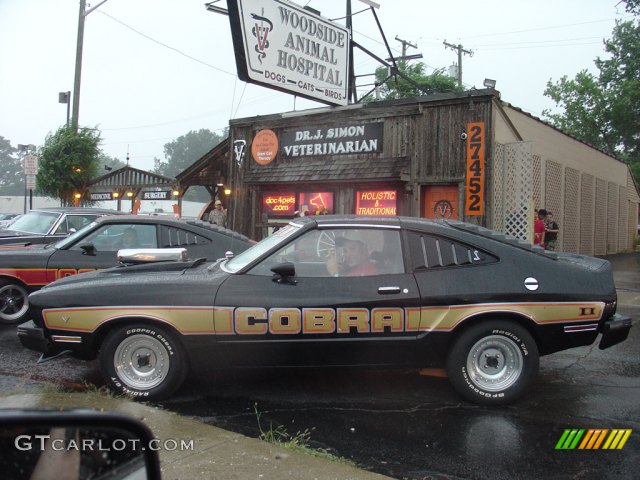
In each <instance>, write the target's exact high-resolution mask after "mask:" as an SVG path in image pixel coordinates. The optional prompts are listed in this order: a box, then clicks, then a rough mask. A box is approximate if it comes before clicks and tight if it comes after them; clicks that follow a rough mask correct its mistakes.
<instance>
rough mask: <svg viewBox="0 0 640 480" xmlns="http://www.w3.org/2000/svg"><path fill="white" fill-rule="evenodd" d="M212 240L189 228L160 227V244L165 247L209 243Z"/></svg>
mask: <svg viewBox="0 0 640 480" xmlns="http://www.w3.org/2000/svg"><path fill="white" fill-rule="evenodd" d="M209 243H211V240H209V239H208V238H205V237H203V236H201V235H197V234H195V233H192V232H190V231H188V230H183V229H181V228H175V227H167V226H164V225H163V226H161V227H160V245H161V246H162V247H163V248H164V247H186V246H188V245H207V244H209Z"/></svg>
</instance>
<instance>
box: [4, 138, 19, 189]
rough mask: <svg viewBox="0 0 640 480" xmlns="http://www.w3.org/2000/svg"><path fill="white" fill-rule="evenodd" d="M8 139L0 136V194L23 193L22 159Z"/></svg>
mask: <svg viewBox="0 0 640 480" xmlns="http://www.w3.org/2000/svg"><path fill="white" fill-rule="evenodd" d="M16 152H17V150H16V149H15V148H13V147H12V146H11V143H10V142H9V140H6V139H5V138H4V137H2V136H0V194H2V195H23V194H24V170H23V168H22V160H21V159H20V157H19V156H18V155H16Z"/></svg>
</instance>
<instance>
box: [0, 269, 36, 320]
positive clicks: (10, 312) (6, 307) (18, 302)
mask: <svg viewBox="0 0 640 480" xmlns="http://www.w3.org/2000/svg"><path fill="white" fill-rule="evenodd" d="M28 296H29V292H27V290H26V288H24V287H23V286H22V285H20V284H18V283H14V282H12V281H8V280H0V323H5V324H11V323H19V322H23V321H25V320H26V317H27V312H28V311H29V300H28V298H27V297H28Z"/></svg>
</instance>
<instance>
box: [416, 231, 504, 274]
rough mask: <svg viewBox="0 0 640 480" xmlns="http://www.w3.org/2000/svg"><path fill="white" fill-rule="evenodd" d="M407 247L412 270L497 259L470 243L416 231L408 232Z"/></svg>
mask: <svg viewBox="0 0 640 480" xmlns="http://www.w3.org/2000/svg"><path fill="white" fill-rule="evenodd" d="M409 248H410V252H411V260H412V264H413V269H414V270H423V269H433V268H442V267H453V266H464V265H478V264H486V263H493V262H497V261H498V259H497V258H496V257H495V256H493V255H491V254H489V253H487V252H485V251H483V250H480V249H478V248H475V247H473V246H471V245H465V244H463V243H460V242H456V241H453V240H450V239H448V238H444V237H438V236H433V235H426V234H420V233H418V232H412V233H410V234H409Z"/></svg>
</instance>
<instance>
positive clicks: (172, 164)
mask: <svg viewBox="0 0 640 480" xmlns="http://www.w3.org/2000/svg"><path fill="white" fill-rule="evenodd" d="M224 138H225V137H224V136H221V135H218V134H216V133H213V132H212V131H210V130H208V129H205V128H201V129H200V130H198V131H197V132H196V131H195V130H191V131H190V132H189V133H187V134H186V135H182V136H181V137H178V138H176V139H175V140H174V141H172V142H169V143H167V144H165V146H164V157H165V159H166V160H160V159H158V158H156V159H154V172H155V173H157V174H159V175H164V176H166V177H175V176H176V175H177V174H178V173H180V172H182V171H184V170H185V169H186V168H187V167H189V166H191V165H192V164H193V163H194V162H196V161H197V160H198V159H199V158H200V157H202V156H203V155H204V154H205V153H207V152H208V151H209V150H211V149H212V148H213V147H215V146H216V145H218V144H219V143H220V142H221V141H222V140H224Z"/></svg>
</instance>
